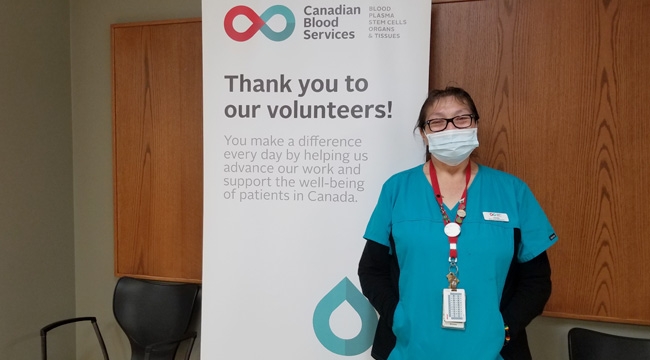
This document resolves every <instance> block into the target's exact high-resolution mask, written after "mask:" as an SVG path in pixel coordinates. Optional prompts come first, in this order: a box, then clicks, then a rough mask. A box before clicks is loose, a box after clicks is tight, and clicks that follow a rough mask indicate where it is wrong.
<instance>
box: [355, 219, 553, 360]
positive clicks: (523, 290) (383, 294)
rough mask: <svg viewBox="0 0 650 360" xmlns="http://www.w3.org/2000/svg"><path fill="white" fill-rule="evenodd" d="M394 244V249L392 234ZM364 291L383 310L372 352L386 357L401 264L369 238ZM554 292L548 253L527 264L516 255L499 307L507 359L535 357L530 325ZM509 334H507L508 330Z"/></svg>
mask: <svg viewBox="0 0 650 360" xmlns="http://www.w3.org/2000/svg"><path fill="white" fill-rule="evenodd" d="M390 241H391V247H392V248H393V249H394V248H395V246H394V244H393V239H392V237H391V238H390ZM514 241H515V254H516V252H517V248H518V246H519V242H520V241H521V232H520V230H519V229H515V231H514ZM358 275H359V280H360V283H361V289H362V291H363V294H364V295H365V296H366V297H367V298H368V300H369V301H370V303H371V304H372V306H373V307H374V308H375V309H376V310H377V312H378V313H379V323H378V324H377V330H376V332H375V338H374V342H373V346H372V352H371V355H372V357H373V358H374V359H377V360H386V359H387V358H388V355H390V352H391V351H392V350H393V348H394V347H395V341H396V338H395V335H394V334H393V330H392V327H393V313H394V312H395V307H396V306H397V302H398V301H399V292H398V282H399V264H398V263H397V257H396V256H395V252H394V251H393V252H392V253H391V252H390V248H389V247H388V246H384V245H381V244H379V243H377V242H375V241H372V240H369V241H367V242H366V246H365V248H364V250H363V254H362V255H361V260H360V261H359V270H358ZM550 295H551V266H550V263H549V261H548V256H547V255H546V252H543V253H541V254H540V255H538V256H537V257H535V258H534V259H532V260H530V261H527V262H525V263H518V262H517V261H516V260H515V256H514V255H513V260H512V263H511V265H510V270H509V271H508V275H507V277H506V282H505V286H504V288H503V295H502V297H501V304H500V306H499V310H500V311H501V315H502V317H503V320H504V321H505V323H506V324H508V326H509V327H510V342H509V343H508V344H507V345H505V346H504V347H503V348H502V349H501V356H502V357H503V358H504V359H505V360H510V359H517V360H530V359H532V357H531V354H530V349H529V348H528V338H527V336H526V326H528V324H529V323H530V322H531V321H532V320H533V319H534V318H535V317H537V316H538V315H539V314H541V313H542V311H543V310H544V306H545V305H546V302H547V301H548V298H549V297H550ZM504 337H505V333H504Z"/></svg>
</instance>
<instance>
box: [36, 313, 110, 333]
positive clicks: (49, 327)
mask: <svg viewBox="0 0 650 360" xmlns="http://www.w3.org/2000/svg"><path fill="white" fill-rule="evenodd" d="M79 321H90V322H91V323H96V322H97V318H96V317H94V316H84V317H75V318H69V319H64V320H59V321H55V322H53V323H51V324H49V325H45V326H43V327H42V328H41V336H45V334H47V332H48V331H50V330H52V329H56V328H58V327H59V326H63V325H66V324H70V323H73V322H79Z"/></svg>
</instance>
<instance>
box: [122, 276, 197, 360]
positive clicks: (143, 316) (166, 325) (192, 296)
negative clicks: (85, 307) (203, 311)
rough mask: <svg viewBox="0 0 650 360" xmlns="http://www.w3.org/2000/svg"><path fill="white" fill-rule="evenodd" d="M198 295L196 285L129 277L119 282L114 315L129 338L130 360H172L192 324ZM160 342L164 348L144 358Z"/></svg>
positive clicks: (161, 347)
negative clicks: (148, 349) (149, 348)
mask: <svg viewBox="0 0 650 360" xmlns="http://www.w3.org/2000/svg"><path fill="white" fill-rule="evenodd" d="M198 292H199V285H197V284H187V283H171V282H162V281H152V280H143V279H135V278H130V277H123V278H120V279H119V280H118V282H117V285H116V286H115V293H114V295H113V314H114V315H115V319H116V320H117V323H118V324H119V325H120V327H121V328H122V330H124V333H125V334H126V336H127V337H128V338H129V342H130V343H131V359H132V360H141V359H145V358H147V359H149V360H163V359H164V360H173V359H174V356H175V355H176V350H177V349H178V345H179V344H180V342H181V341H182V340H183V336H184V335H186V333H187V330H188V327H189V324H190V321H191V320H192V314H193V312H194V305H195V303H196V298H197V294H198ZM194 336H196V335H194ZM179 339H180V340H179ZM161 342H163V343H166V344H164V345H162V346H157V347H156V349H155V351H153V352H151V354H150V355H149V354H147V356H146V357H145V352H148V351H146V349H147V347H148V346H151V345H152V344H157V343H161ZM192 344H193V339H192ZM190 346H191V345H190ZM189 351H191V348H190V349H189ZM187 357H189V353H188V355H187Z"/></svg>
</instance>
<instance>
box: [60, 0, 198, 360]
mask: <svg viewBox="0 0 650 360" xmlns="http://www.w3.org/2000/svg"><path fill="white" fill-rule="evenodd" d="M200 16H201V1H200V0H183V1H178V0H139V1H131V0H112V1H106V0H70V34H71V35H70V54H71V56H70V58H71V69H72V71H71V73H72V142H73V154H74V155H73V164H74V171H73V179H74V187H73V188H74V224H75V226H74V239H75V252H76V255H75V260H76V264H75V274H76V300H77V314H79V315H82V314H94V315H96V316H97V317H98V320H99V322H100V325H101V326H102V331H103V333H104V336H105V338H106V339H105V340H106V345H107V347H108V351H109V354H110V356H111V358H114V359H126V358H128V354H129V346H128V341H127V339H126V337H125V336H124V335H123V334H122V332H121V330H120V329H119V327H118V325H117V323H116V322H115V319H114V318H113V313H112V307H111V301H112V295H113V287H114V285H115V280H116V279H115V277H114V276H113V195H112V194H113V192H112V191H113V188H112V181H113V178H112V176H113V175H112V162H111V161H112V135H111V81H110V76H111V68H110V65H111V63H110V24H113V23H124V22H138V21H149V20H163V19H180V18H191V17H200ZM90 335H92V334H90ZM91 340H92V339H90V340H89V339H87V337H86V334H82V333H81V332H80V333H79V334H78V346H77V349H78V353H77V358H78V359H84V353H85V352H86V346H87V344H89V343H90V344H92V341H91ZM198 345H199V344H197V346H195V347H194V351H195V353H194V357H193V358H194V359H198V358H199V357H198V353H199V346H198Z"/></svg>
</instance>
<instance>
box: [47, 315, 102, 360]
mask: <svg viewBox="0 0 650 360" xmlns="http://www.w3.org/2000/svg"><path fill="white" fill-rule="evenodd" d="M80 321H90V323H91V324H92V326H93V329H94V330H95V335H96V336H97V341H98V342H99V346H100V348H101V350H102V354H103V355H104V359H105V360H108V352H107V351H106V344H105V343H104V338H103V337H102V333H101V331H100V330H99V326H98V325H97V318H96V317H94V316H82V317H74V318H69V319H63V320H59V321H55V322H53V323H51V324H48V325H45V326H43V327H42V328H41V354H42V359H43V360H47V332H48V331H50V330H52V329H56V328H58V327H59V326H63V325H66V324H71V323H76V322H80Z"/></svg>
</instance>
